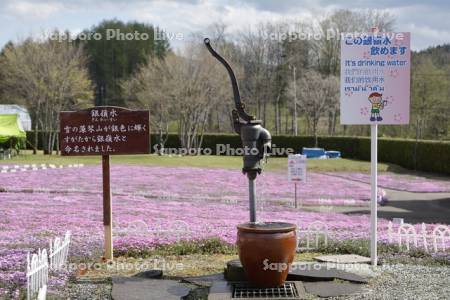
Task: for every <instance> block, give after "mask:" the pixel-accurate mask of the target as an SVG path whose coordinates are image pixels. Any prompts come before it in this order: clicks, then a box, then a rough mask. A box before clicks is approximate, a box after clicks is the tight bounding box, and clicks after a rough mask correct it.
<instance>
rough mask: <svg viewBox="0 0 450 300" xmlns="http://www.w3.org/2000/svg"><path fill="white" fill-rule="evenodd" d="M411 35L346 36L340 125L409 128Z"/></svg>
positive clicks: (342, 63) (343, 41) (342, 58)
mask: <svg viewBox="0 0 450 300" xmlns="http://www.w3.org/2000/svg"><path fill="white" fill-rule="evenodd" d="M409 102H410V34H409V33H406V32H401V33H361V34H343V35H342V39H341V124H408V123H409Z"/></svg>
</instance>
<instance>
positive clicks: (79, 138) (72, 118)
mask: <svg viewBox="0 0 450 300" xmlns="http://www.w3.org/2000/svg"><path fill="white" fill-rule="evenodd" d="M59 119H60V133H59V141H60V149H61V155H65V156H77V155H101V156H102V173H103V225H104V228H105V258H106V259H108V260H112V259H113V239H112V235H113V234H112V232H113V230H112V208H111V186H110V167H109V156H110V155H118V154H148V153H150V131H149V112H148V111H143V110H129V109H126V108H121V107H114V106H98V107H93V108H89V109H86V110H81V111H64V112H61V113H60V115H59Z"/></svg>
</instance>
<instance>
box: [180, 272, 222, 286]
mask: <svg viewBox="0 0 450 300" xmlns="http://www.w3.org/2000/svg"><path fill="white" fill-rule="evenodd" d="M224 280H225V277H224V274H223V273H217V274H211V275H204V276H192V277H184V278H183V280H182V281H184V282H187V283H192V284H195V285H199V286H205V287H210V286H212V284H213V282H215V281H224Z"/></svg>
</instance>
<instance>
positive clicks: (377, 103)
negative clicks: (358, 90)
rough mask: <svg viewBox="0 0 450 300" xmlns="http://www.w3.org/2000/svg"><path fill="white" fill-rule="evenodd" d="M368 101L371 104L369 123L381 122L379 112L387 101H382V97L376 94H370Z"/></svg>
mask: <svg viewBox="0 0 450 300" xmlns="http://www.w3.org/2000/svg"><path fill="white" fill-rule="evenodd" d="M368 99H369V102H370V103H371V104H372V108H371V110H370V121H382V120H383V118H382V117H381V115H380V111H381V110H383V109H384V107H385V106H386V104H387V101H386V100H383V95H382V94H380V93H377V92H374V93H372V94H370V95H369V98H368Z"/></svg>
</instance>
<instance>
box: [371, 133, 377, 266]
mask: <svg viewBox="0 0 450 300" xmlns="http://www.w3.org/2000/svg"><path fill="white" fill-rule="evenodd" d="M377 144H378V125H377V124H372V125H370V260H371V262H372V265H373V266H376V265H377V262H378V256H377V192H378V182H377V181H378V178H377V175H378V174H377V173H378V171H377V164H378V158H377V151H378V149H377V148H378V147H377Z"/></svg>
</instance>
